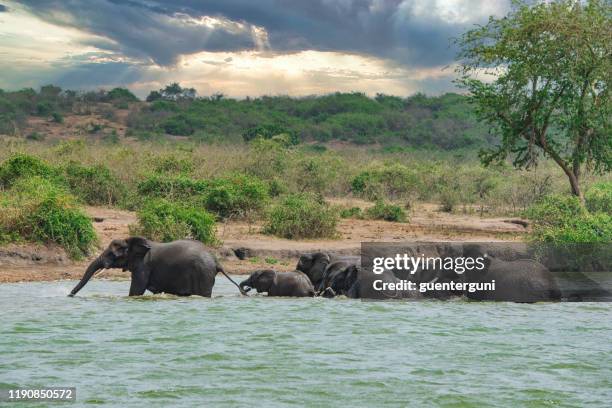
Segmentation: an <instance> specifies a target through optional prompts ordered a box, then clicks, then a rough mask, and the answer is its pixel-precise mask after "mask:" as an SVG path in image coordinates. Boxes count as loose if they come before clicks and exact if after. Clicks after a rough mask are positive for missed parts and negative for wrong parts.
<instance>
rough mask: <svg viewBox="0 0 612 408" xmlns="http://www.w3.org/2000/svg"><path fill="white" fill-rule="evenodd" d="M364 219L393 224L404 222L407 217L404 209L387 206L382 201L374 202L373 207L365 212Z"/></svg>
mask: <svg viewBox="0 0 612 408" xmlns="http://www.w3.org/2000/svg"><path fill="white" fill-rule="evenodd" d="M365 216H366V218H369V219H372V220H385V221H395V222H406V221H407V220H408V217H407V216H406V212H405V211H404V209H403V208H402V207H400V206H398V205H394V204H388V203H385V202H384V201H382V200H378V201H376V203H375V204H374V206H372V207H369V208H368V209H367V210H366V211H365Z"/></svg>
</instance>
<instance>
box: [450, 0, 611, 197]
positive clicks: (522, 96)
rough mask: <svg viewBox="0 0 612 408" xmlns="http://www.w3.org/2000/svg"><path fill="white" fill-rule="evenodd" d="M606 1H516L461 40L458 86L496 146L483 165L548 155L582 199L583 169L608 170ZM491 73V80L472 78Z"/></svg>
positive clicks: (521, 163)
mask: <svg viewBox="0 0 612 408" xmlns="http://www.w3.org/2000/svg"><path fill="white" fill-rule="evenodd" d="M611 27H612V3H610V2H609V1H600V0H590V1H587V2H586V3H583V2H579V1H573V0H558V1H551V2H537V3H535V4H533V3H532V2H516V3H515V8H514V10H513V11H512V12H510V14H509V15H507V16H505V17H503V18H491V19H490V20H489V23H488V24H487V25H485V26H482V27H478V28H475V29H472V30H470V31H468V32H467V33H465V34H464V35H463V36H462V37H461V38H460V39H459V41H458V42H459V45H460V46H461V48H462V52H461V53H460V55H459V58H460V60H461V65H460V68H459V69H458V72H459V73H460V75H461V78H460V79H459V81H458V82H459V84H460V85H462V86H463V87H464V88H466V89H467V90H468V91H469V92H470V93H471V96H470V100H471V102H473V103H474V105H475V106H476V114H477V115H478V117H479V118H480V119H481V120H482V121H483V122H485V123H487V124H488V125H489V126H491V128H492V129H493V131H495V132H497V133H499V134H500V135H501V143H500V144H498V145H497V146H495V147H494V148H492V149H488V150H483V151H482V156H481V157H482V160H483V162H484V163H485V164H489V163H493V162H500V161H503V160H505V159H506V157H507V156H509V155H510V156H512V157H513V163H514V165H515V166H516V167H519V168H522V167H529V166H531V165H534V164H535V163H536V162H537V161H538V159H539V158H541V157H542V156H544V157H547V158H550V159H552V160H553V161H554V162H555V163H556V164H557V165H558V166H559V167H560V168H561V169H562V171H563V172H564V173H565V175H566V176H567V177H568V180H569V183H570V185H571V188H572V192H573V194H575V195H577V196H580V197H582V190H581V187H580V181H581V177H582V175H583V173H584V170H585V168H593V169H594V170H596V171H599V172H607V171H610V170H612V138H611V137H610V132H611V118H612V100H611V99H610V92H609V87H608V86H609V81H610V72H611V71H612V59H610V55H611V54H612V41H611V39H612V28H611ZM483 72H484V73H486V74H489V75H492V76H493V77H494V80H493V81H492V82H485V81H482V80H480V79H478V76H479V75H482V73H483Z"/></svg>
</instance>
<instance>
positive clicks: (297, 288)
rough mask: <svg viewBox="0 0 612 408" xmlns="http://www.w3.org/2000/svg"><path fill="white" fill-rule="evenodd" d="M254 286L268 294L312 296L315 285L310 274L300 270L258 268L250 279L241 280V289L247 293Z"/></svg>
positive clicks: (259, 291)
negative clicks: (283, 270)
mask: <svg viewBox="0 0 612 408" xmlns="http://www.w3.org/2000/svg"><path fill="white" fill-rule="evenodd" d="M252 288H255V289H256V290H257V293H262V292H267V293H268V296H292V297H312V296H314V294H315V291H314V287H313V286H312V283H311V282H310V279H308V276H306V274H304V273H303V272H300V271H294V272H277V271H273V270H271V269H263V270H258V271H255V272H253V273H251V275H250V276H249V278H248V279H245V280H243V281H242V282H240V290H241V291H244V292H245V293H246V292H248V291H250V290H251V289H252Z"/></svg>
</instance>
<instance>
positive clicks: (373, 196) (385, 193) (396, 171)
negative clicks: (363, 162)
mask: <svg viewBox="0 0 612 408" xmlns="http://www.w3.org/2000/svg"><path fill="white" fill-rule="evenodd" d="M420 183H421V182H420V180H419V178H418V173H417V172H416V171H414V170H412V169H410V168H408V167H406V166H404V165H402V164H392V165H386V166H376V167H373V168H371V169H368V170H364V171H362V172H361V173H359V174H358V175H357V176H355V178H353V180H352V182H351V188H352V190H353V192H355V193H357V194H358V195H360V196H362V197H364V198H366V199H368V200H378V199H381V198H383V197H389V198H402V197H406V196H409V195H411V194H412V193H414V192H415V191H418V190H419V185H420Z"/></svg>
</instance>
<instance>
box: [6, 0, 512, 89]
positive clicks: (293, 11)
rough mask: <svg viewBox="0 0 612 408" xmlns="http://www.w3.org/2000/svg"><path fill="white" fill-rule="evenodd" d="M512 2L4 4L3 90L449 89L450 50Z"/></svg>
mask: <svg viewBox="0 0 612 408" xmlns="http://www.w3.org/2000/svg"><path fill="white" fill-rule="evenodd" d="M509 3H510V1H509V0H203V1H196V0H172V1H165V0H164V1H162V0H155V1H153V0H20V1H18V2H17V1H9V0H0V88H3V89H10V90H14V89H20V88H24V87H33V88H38V87H39V86H41V85H45V84H49V83H53V84H56V85H60V86H62V87H64V88H70V89H97V88H106V89H109V88H112V87H115V86H125V87H128V88H129V89H131V90H132V91H133V92H134V93H136V94H137V95H139V96H141V97H143V96H146V95H147V94H148V93H149V91H151V90H153V89H159V88H162V87H163V86H164V85H165V84H168V83H170V82H179V83H180V84H181V85H182V86H185V87H193V88H195V89H196V90H197V91H198V94H199V95H204V96H205V95H211V94H213V93H223V94H225V95H227V96H231V97H237V98H242V97H245V96H260V95H292V96H301V95H313V94H324V93H330V92H336V91H340V92H352V91H357V92H365V93H367V94H369V95H375V94H376V93H385V94H392V95H399V96H407V95H411V94H414V93H416V92H423V93H426V94H430V95H438V94H440V93H443V92H448V91H453V90H455V88H454V85H453V83H452V80H453V78H454V68H453V64H454V57H455V55H456V49H455V47H454V46H453V42H452V39H453V38H456V37H457V36H459V35H460V34H461V33H462V32H464V31H465V30H467V29H469V28H472V27H474V25H476V24H482V23H485V22H486V21H487V19H488V17H489V16H490V15H494V16H502V15H504V14H506V13H507V12H508V10H509V7H510V4H509Z"/></svg>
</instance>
